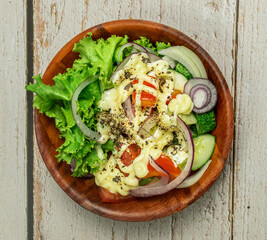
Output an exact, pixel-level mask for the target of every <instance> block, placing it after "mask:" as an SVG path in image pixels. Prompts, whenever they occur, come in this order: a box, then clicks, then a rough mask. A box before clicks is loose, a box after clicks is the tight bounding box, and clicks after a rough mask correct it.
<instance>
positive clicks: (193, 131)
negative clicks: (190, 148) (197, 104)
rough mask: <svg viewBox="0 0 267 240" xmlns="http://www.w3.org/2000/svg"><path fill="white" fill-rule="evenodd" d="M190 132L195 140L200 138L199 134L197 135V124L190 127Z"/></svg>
mask: <svg viewBox="0 0 267 240" xmlns="http://www.w3.org/2000/svg"><path fill="white" fill-rule="evenodd" d="M189 130H190V132H191V134H192V137H193V138H195V137H197V136H198V133H197V126H196V124H193V125H191V126H190V127H189Z"/></svg>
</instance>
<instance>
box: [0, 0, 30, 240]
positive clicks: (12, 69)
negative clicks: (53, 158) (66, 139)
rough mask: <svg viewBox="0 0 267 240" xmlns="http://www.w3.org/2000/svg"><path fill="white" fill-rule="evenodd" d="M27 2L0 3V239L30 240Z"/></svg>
mask: <svg viewBox="0 0 267 240" xmlns="http://www.w3.org/2000/svg"><path fill="white" fill-rule="evenodd" d="M25 4H26V2H25V1H23V0H20V1H1V2H0V22H1V26H0V29H1V30H0V32H1V38H0V54H1V58H0V73H1V88H0V96H1V98H0V105H1V108H0V129H1V134H0V159H1V166H0V192H1V197H0V206H1V208H0V239H6V240H13V239H26V238H27V216H26V214H27V212H26V211H27V209H26V208H27V176H26V172H27V150H26V117H27V111H26V92H25V90H24V87H25V85H26V81H27V79H26V66H27V64H26V51H25V48H26V24H25V20H26V19H25V17H26V7H25Z"/></svg>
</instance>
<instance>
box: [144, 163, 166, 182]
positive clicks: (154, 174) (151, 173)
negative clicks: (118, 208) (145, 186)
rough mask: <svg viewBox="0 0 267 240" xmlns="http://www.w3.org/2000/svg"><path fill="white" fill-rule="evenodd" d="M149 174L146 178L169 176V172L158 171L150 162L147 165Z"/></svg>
mask: <svg viewBox="0 0 267 240" xmlns="http://www.w3.org/2000/svg"><path fill="white" fill-rule="evenodd" d="M147 169H148V174H147V175H146V176H145V177H144V178H150V177H161V176H168V174H167V173H164V172H158V171H157V170H156V169H155V168H153V167H152V166H151V164H150V163H148V165H147Z"/></svg>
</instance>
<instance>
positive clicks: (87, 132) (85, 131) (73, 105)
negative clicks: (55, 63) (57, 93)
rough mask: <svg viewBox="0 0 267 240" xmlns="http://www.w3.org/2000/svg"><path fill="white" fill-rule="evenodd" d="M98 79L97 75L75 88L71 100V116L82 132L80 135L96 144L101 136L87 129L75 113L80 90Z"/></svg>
mask: <svg viewBox="0 0 267 240" xmlns="http://www.w3.org/2000/svg"><path fill="white" fill-rule="evenodd" d="M98 77H99V75H95V76H92V77H89V78H87V79H86V80H84V81H83V82H82V83H81V84H80V85H79V86H78V87H77V88H76V90H75V91H74V93H73V95H72V99H71V110H72V115H73V118H74V121H75V122H76V124H77V126H78V127H79V129H80V130H81V131H82V133H83V134H84V135H85V136H86V137H88V138H90V139H92V140H93V141H96V142H99V140H100V139H101V134H99V133H98V132H95V131H93V130H91V129H90V128H88V127H87V126H86V124H85V123H84V122H83V121H82V118H81V116H80V115H79V114H78V113H77V101H78V97H79V95H80V93H81V92H82V90H83V89H84V88H86V87H87V86H88V85H89V84H91V83H93V82H95V81H96V80H97V79H98Z"/></svg>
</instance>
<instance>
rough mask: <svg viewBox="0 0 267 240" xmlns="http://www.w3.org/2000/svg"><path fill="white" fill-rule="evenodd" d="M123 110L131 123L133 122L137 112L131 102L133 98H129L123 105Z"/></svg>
mask: <svg viewBox="0 0 267 240" xmlns="http://www.w3.org/2000/svg"><path fill="white" fill-rule="evenodd" d="M122 107H123V110H124V111H125V114H126V116H127V117H128V119H129V121H130V122H132V121H133V120H134V117H135V110H134V107H133V103H132V100H131V96H129V97H128V98H127V99H126V100H125V102H124V103H122Z"/></svg>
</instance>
